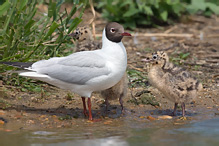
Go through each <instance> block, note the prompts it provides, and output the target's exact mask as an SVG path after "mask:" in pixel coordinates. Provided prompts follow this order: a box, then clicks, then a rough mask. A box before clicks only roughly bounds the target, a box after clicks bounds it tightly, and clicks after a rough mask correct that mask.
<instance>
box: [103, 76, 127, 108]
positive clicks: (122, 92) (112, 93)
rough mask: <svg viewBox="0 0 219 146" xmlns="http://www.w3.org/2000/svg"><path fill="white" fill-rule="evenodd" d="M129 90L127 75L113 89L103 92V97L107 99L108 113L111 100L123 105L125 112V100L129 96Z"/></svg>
mask: <svg viewBox="0 0 219 146" xmlns="http://www.w3.org/2000/svg"><path fill="white" fill-rule="evenodd" d="M127 89H128V77H127V74H126V73H125V74H124V75H123V77H122V79H121V80H120V81H119V82H118V83H117V84H116V85H114V86H113V87H111V88H109V89H106V90H103V91H101V95H102V97H103V98H104V99H105V103H106V111H107V109H108V105H109V100H118V99H119V103H120V105H121V108H122V109H121V110H122V111H123V100H122V99H123V98H124V97H126V96H127Z"/></svg>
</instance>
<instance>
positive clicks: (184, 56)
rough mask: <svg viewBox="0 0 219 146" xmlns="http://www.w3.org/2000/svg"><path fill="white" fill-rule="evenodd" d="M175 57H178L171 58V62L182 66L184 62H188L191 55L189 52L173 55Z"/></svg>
mask: <svg viewBox="0 0 219 146" xmlns="http://www.w3.org/2000/svg"><path fill="white" fill-rule="evenodd" d="M173 55H176V57H170V61H171V62H173V63H174V64H177V65H181V64H182V63H183V61H184V60H186V59H187V58H188V57H189V55H190V53H189V52H180V53H176V51H175V53H173Z"/></svg>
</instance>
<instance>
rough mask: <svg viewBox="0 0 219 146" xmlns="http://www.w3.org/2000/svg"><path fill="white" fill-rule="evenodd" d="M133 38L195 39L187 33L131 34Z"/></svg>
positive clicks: (99, 35) (98, 35)
mask: <svg viewBox="0 0 219 146" xmlns="http://www.w3.org/2000/svg"><path fill="white" fill-rule="evenodd" d="M96 36H97V37H101V36H102V34H96ZM133 36H136V37H188V38H191V37H195V35H194V34H188V33H184V34H178V33H170V34H167V33H140V34H133Z"/></svg>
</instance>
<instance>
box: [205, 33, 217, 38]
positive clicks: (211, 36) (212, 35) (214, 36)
mask: <svg viewBox="0 0 219 146" xmlns="http://www.w3.org/2000/svg"><path fill="white" fill-rule="evenodd" d="M206 37H207V38H217V37H219V34H211V35H207V36H206Z"/></svg>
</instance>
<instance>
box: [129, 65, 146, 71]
mask: <svg viewBox="0 0 219 146" xmlns="http://www.w3.org/2000/svg"><path fill="white" fill-rule="evenodd" d="M128 66H129V67H131V68H133V69H135V70H138V71H140V72H145V71H144V70H143V69H140V68H136V67H134V66H133V65H131V64H128Z"/></svg>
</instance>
